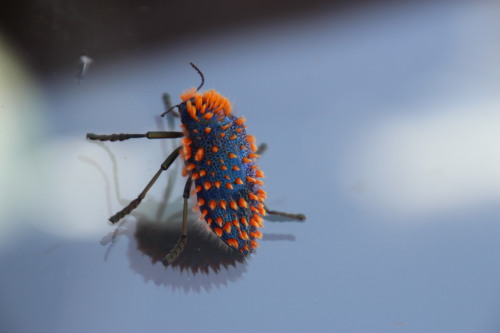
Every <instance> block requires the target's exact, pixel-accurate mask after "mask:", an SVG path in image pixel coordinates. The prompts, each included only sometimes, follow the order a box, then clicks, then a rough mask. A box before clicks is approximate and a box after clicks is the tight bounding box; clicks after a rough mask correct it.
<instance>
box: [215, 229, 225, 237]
mask: <svg viewBox="0 0 500 333" xmlns="http://www.w3.org/2000/svg"><path fill="white" fill-rule="evenodd" d="M213 230H214V232H215V233H216V234H217V236H219V237H222V233H223V232H222V229H221V228H214V229H213Z"/></svg>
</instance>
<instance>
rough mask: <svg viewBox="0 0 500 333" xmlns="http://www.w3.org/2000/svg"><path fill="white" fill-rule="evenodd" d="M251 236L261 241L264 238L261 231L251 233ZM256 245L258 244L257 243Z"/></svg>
mask: <svg viewBox="0 0 500 333" xmlns="http://www.w3.org/2000/svg"><path fill="white" fill-rule="evenodd" d="M250 236H251V237H253V238H259V239H261V238H262V233H261V232H260V231H254V232H251V233H250ZM255 243H257V242H255Z"/></svg>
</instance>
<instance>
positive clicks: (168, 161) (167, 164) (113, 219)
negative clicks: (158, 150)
mask: <svg viewBox="0 0 500 333" xmlns="http://www.w3.org/2000/svg"><path fill="white" fill-rule="evenodd" d="M180 149H181V147H178V148H176V149H175V150H174V151H173V152H172V153H171V154H170V155H168V157H167V159H166V160H165V162H163V163H162V165H161V167H160V170H158V172H156V174H155V175H154V176H153V178H152V179H151V180H150V181H149V183H148V185H146V187H145V188H144V190H142V192H141V193H140V194H139V195H138V196H137V198H135V199H134V200H132V201H131V202H130V203H129V204H128V205H127V206H126V207H125V208H123V209H122V210H121V211H119V212H118V213H116V214H115V215H113V216H111V217H110V218H109V221H110V222H111V223H116V222H118V221H119V220H121V219H122V218H123V217H124V216H125V215H128V214H130V212H132V211H133V210H134V209H136V208H137V206H139V204H140V203H141V201H142V199H144V197H145V196H146V193H148V191H149V189H150V188H151V186H153V184H154V183H155V182H156V180H157V179H158V177H160V174H161V173H162V172H163V171H164V170H167V169H168V168H169V167H170V165H171V164H172V163H173V162H174V161H175V159H176V158H177V156H179V151H180Z"/></svg>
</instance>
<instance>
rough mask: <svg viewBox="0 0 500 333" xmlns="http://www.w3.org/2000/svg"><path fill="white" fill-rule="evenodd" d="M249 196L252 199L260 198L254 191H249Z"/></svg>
mask: <svg viewBox="0 0 500 333" xmlns="http://www.w3.org/2000/svg"><path fill="white" fill-rule="evenodd" d="M248 197H249V198H250V199H251V200H257V201H258V200H259V197H258V196H256V195H255V194H253V193H252V192H248Z"/></svg>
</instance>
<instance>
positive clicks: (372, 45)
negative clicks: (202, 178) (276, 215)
mask: <svg viewBox="0 0 500 333" xmlns="http://www.w3.org/2000/svg"><path fill="white" fill-rule="evenodd" d="M499 9H500V8H499V6H498V4H497V3H496V2H488V1H475V2H472V1H471V2H467V1H440V2H433V3H430V2H429V3H427V2H425V3H414V4H411V5H405V4H399V5H391V6H389V5H387V6H383V7H380V6H379V7H376V8H375V7H373V8H372V7H363V8H360V9H359V10H349V11H345V12H342V14H339V13H336V14H332V13H329V12H328V11H324V12H323V13H321V14H318V15H316V16H311V17H297V18H296V19H294V20H290V21H288V22H280V23H275V24H268V25H262V26H259V27H247V28H246V29H243V28H241V29H239V30H237V31H228V32H226V33H220V34H218V35H210V36H204V35H202V34H200V35H199V37H198V38H197V39H195V38H194V37H193V39H190V40H185V41H184V42H183V43H178V44H175V45H165V48H164V49H157V50H144V53H142V54H134V55H123V57H121V58H119V59H116V61H113V62H100V61H99V59H94V63H93V64H92V66H91V68H90V71H89V73H88V76H87V77H86V78H85V80H84V81H83V82H81V83H80V84H75V82H74V81H73V80H72V76H71V73H72V72H71V71H72V70H73V69H68V72H67V75H66V73H58V75H57V76H56V77H55V78H52V79H47V80H46V81H42V82H40V81H37V82H34V81H30V80H31V79H30V78H29V75H28V76H26V77H24V80H26V81H27V82H28V83H26V87H27V88H26V90H23V92H22V93H20V94H19V96H18V97H16V96H14V97H16V98H17V99H18V100H20V101H21V102H19V103H18V104H15V103H13V104H8V103H3V104H2V105H3V106H4V107H3V108H2V113H3V115H4V119H7V121H1V122H0V130H2V131H3V133H4V136H3V139H2V140H3V142H4V145H3V147H7V146H9V147H11V148H9V149H8V150H6V153H5V154H4V156H3V159H2V165H1V166H0V168H3V171H2V174H3V178H1V179H2V182H4V184H5V185H4V186H2V187H3V189H2V190H0V192H1V194H2V198H4V200H2V202H3V203H4V204H5V206H4V208H2V210H3V213H1V214H2V215H0V217H1V218H2V221H1V224H2V227H1V229H0V234H1V235H2V236H1V238H0V239H1V241H2V246H1V247H0V267H2V269H1V270H0V331H2V332H167V331H175V332H498V331H499V330H500V319H499V318H500V316H499V314H500V287H499V283H498V281H499V278H500V263H499V261H498V251H499V250H500V243H499V242H498V236H499V234H500V223H499V216H500V209H499V203H500V172H499V171H498V170H500V169H499V168H500V158H499V157H497V156H500V149H499V148H498V147H499V146H500V141H499V140H500V134H498V133H500V131H498V126H500V122H499V121H500V108H499V107H500V98H499V94H498V92H499V91H500V90H499V88H500V76H499V75H500V62H499V60H498V59H499V57H498V55H499V50H500V48H499V46H498V31H499V28H500V26H499V22H500V21H499V20H498V13H499V11H498V10H499ZM90 56H92V55H90ZM190 61H192V62H194V63H196V64H197V65H198V66H199V67H200V68H201V69H202V70H203V72H204V74H205V77H206V85H205V88H206V89H211V88H214V89H217V90H218V91H219V92H220V93H222V94H223V95H225V96H227V97H228V98H229V99H230V100H231V101H232V102H233V105H234V110H235V112H236V113H238V114H240V115H245V116H246V117H247V119H248V131H249V132H250V133H251V134H253V135H255V136H256V137H257V139H258V140H259V142H266V143H267V144H268V146H269V149H268V151H267V152H266V153H265V154H264V156H263V157H262V159H261V161H260V163H259V164H260V166H261V167H262V169H263V170H264V171H265V173H266V179H265V181H266V186H265V189H266V191H267V192H268V194H269V199H268V201H267V203H268V205H269V206H270V207H272V208H274V209H279V210H284V211H292V212H303V213H305V214H306V215H307V217H308V219H307V221H306V222H305V223H297V222H290V223H280V222H267V223H266V226H265V228H264V229H263V232H264V239H263V240H262V241H261V246H260V248H259V250H258V252H257V253H256V254H255V255H254V256H253V257H252V258H251V260H249V261H248V262H247V263H245V264H241V263H236V264H235V265H234V266H228V267H227V268H224V267H221V270H220V272H218V273H216V272H214V271H213V270H210V271H209V273H208V274H205V273H201V272H198V273H196V274H193V273H189V271H188V270H184V271H181V270H180V269H179V268H178V267H177V268H175V267H174V268H167V269H166V268H164V267H163V266H162V265H161V264H159V263H156V264H152V263H151V261H150V258H149V257H147V256H146V255H144V254H143V253H142V252H140V251H138V250H137V244H136V241H135V238H134V235H133V233H134V228H135V226H136V221H137V220H140V219H141V218H144V216H148V219H153V220H154V214H155V213H156V211H157V209H158V206H159V205H160V203H161V202H162V201H163V200H164V199H165V194H164V191H165V188H166V187H167V186H171V187H172V192H171V193H170V194H169V195H170V196H168V198H169V202H171V204H170V205H169V207H170V208H169V209H170V210H169V213H172V214H174V215H175V214H178V213H179V210H180V201H179V200H178V197H180V195H181V190H182V180H181V179H180V165H177V166H176V168H175V169H172V170H169V172H168V174H166V175H164V176H163V177H162V180H160V181H159V182H158V184H157V185H156V186H155V188H154V189H153V190H152V192H151V194H150V195H148V199H147V200H146V201H145V203H144V204H143V205H142V206H141V208H140V209H138V212H137V214H135V215H134V216H132V217H129V218H127V219H126V220H125V222H124V223H123V224H122V225H121V226H120V227H119V228H120V229H119V232H117V233H116V235H115V236H117V237H115V238H114V243H113V242H110V240H111V239H113V237H112V235H113V232H114V230H116V228H115V227H113V226H109V225H108V224H106V219H107V217H109V216H110V215H111V214H112V213H114V212H115V211H117V210H119V209H120V208H121V207H123V204H124V203H126V202H127V201H128V200H131V199H132V198H134V197H135V196H136V195H137V194H138V193H139V191H140V190H141V189H142V187H143V186H144V185H145V184H146V183H147V181H148V180H149V178H150V177H151V176H152V175H153V174H154V172H155V171H156V170H157V168H158V167H159V165H160V164H161V162H162V161H163V159H164V158H165V157H166V156H167V154H168V152H169V151H171V150H172V149H173V147H174V146H175V144H174V143H172V142H161V143H160V142H158V141H154V142H152V141H148V140H137V141H126V142H122V143H109V144H106V145H105V146H99V145H96V144H94V143H91V142H88V141H86V140H85V139H84V137H85V133H87V132H95V133H118V132H137V133H140V132H145V131H147V130H157V129H158V128H159V127H161V126H160V125H159V123H158V122H157V121H156V116H157V115H158V114H159V113H161V112H162V110H163V106H162V103H161V94H162V93H163V92H164V91H168V92H170V93H171V94H172V97H173V100H174V102H175V101H178V98H177V95H178V94H179V93H180V92H182V91H183V90H184V89H186V88H188V87H191V86H196V85H198V82H199V78H198V77H197V75H196V73H195V72H194V71H193V70H192V69H191V68H190V67H189V65H188V63H189V62H190ZM20 68H21V69H20V71H21V72H22V71H23V69H22V64H21V65H20ZM5 86H9V85H8V84H5ZM24 93H25V94H26V96H24V95H23V94H24ZM11 97H12V96H11ZM14 97H12V98H14ZM16 101H17V100H16ZM27 101H28V102H29V101H36V103H35V102H30V103H29V105H30V107H25V108H19V109H16V108H11V107H10V106H11V105H24V104H22V103H28V102H27ZM23 128H29V129H30V130H29V131H28V130H26V131H25V132H23V131H22V129H23ZM12 129H19V131H15V133H12V132H13V130H12ZM5 133H11V134H10V135H9V136H6V135H5ZM23 134H24V135H23ZM16 135H17V136H19V138H18V137H17V136H16ZM6 140H8V144H7V141H6ZM104 147H107V148H108V149H109V152H110V153H108V152H107V151H106V149H105V148H104ZM5 149H7V148H5ZM112 157H114V158H116V165H117V169H113V167H114V166H113V163H112V159H111V158H112ZM0 170H1V169H0ZM169 174H171V175H174V177H169ZM116 184H118V186H119V189H118V191H119V193H118V195H117V194H116V192H115V185H116ZM119 199H120V200H122V201H120V200H119ZM167 215H168V214H167ZM176 216H178V215H176ZM192 216H193V217H194V218H193V219H192V221H191V222H190V223H191V224H196V223H202V222H196V216H195V215H194V214H193V215H192ZM162 221H163V222H165V221H167V222H168V218H166V219H162ZM173 232H174V233H175V230H174V231H173ZM112 243H113V244H112ZM190 244H192V243H190ZM192 246H196V244H193V245H192ZM200 255H202V254H200ZM202 258H203V257H202Z"/></svg>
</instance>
